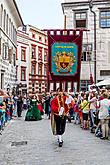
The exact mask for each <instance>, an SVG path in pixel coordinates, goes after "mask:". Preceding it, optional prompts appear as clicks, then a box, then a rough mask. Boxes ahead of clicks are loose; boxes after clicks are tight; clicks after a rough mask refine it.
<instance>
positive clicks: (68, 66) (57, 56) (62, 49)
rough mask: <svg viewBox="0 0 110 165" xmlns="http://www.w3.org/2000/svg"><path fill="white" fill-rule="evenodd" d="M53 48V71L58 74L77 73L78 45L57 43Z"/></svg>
mask: <svg viewBox="0 0 110 165" xmlns="http://www.w3.org/2000/svg"><path fill="white" fill-rule="evenodd" d="M52 48H53V49H52V73H54V74H56V75H60V74H61V75H62V74H63V75H71V74H75V73H76V71H77V46H76V45H75V44H73V43H55V44H54V45H53V47H52Z"/></svg>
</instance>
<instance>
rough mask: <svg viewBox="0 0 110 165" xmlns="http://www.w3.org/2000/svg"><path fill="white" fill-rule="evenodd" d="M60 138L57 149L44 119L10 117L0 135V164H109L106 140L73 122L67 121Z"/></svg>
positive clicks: (108, 144) (54, 139) (109, 145)
mask: <svg viewBox="0 0 110 165" xmlns="http://www.w3.org/2000/svg"><path fill="white" fill-rule="evenodd" d="M63 139H64V145H63V147H62V148H59V147H58V144H57V138H56V137H55V136H53V135H52V132H51V128H50V121H49V120H48V119H43V120H41V121H36V122H26V121H24V118H23V117H22V118H20V119H17V120H12V121H11V122H10V123H9V124H8V125H7V127H6V128H5V130H4V131H3V133H2V135H1V136H0V165H78V164H79V165H80V164H81V165H109V164H110V141H103V140H100V139H98V138H96V137H95V136H94V135H93V134H90V133H89V131H84V130H81V129H80V127H79V126H77V125H74V124H73V123H67V127H66V132H65V134H64V138H63ZM16 142H18V143H16ZM22 142H24V143H23V144H22V145H21V143H22ZM26 142H27V143H26Z"/></svg>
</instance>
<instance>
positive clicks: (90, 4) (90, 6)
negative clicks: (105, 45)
mask: <svg viewBox="0 0 110 165" xmlns="http://www.w3.org/2000/svg"><path fill="white" fill-rule="evenodd" d="M89 8H90V11H91V12H92V13H93V14H94V83H95V84H96V69H97V68H96V13H95V12H94V11H93V10H92V9H93V2H92V0H90V1H89Z"/></svg>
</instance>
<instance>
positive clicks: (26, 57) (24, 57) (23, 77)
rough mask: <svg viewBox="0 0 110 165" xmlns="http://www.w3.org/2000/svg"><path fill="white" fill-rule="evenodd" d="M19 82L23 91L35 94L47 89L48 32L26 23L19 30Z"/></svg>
mask: <svg viewBox="0 0 110 165" xmlns="http://www.w3.org/2000/svg"><path fill="white" fill-rule="evenodd" d="M17 45H18V47H17V48H18V49H17V62H16V63H17V84H18V88H20V90H21V93H22V94H23V93H28V94H29V95H34V94H38V93H42V92H45V91H46V89H47V57H48V41H47V34H46V32H43V31H42V30H40V29H38V28H36V27H33V26H32V25H26V26H25V29H24V28H23V29H22V28H20V29H19V30H18V38H17Z"/></svg>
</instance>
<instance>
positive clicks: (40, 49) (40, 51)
mask: <svg viewBox="0 0 110 165" xmlns="http://www.w3.org/2000/svg"><path fill="white" fill-rule="evenodd" d="M38 60H42V48H38Z"/></svg>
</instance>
